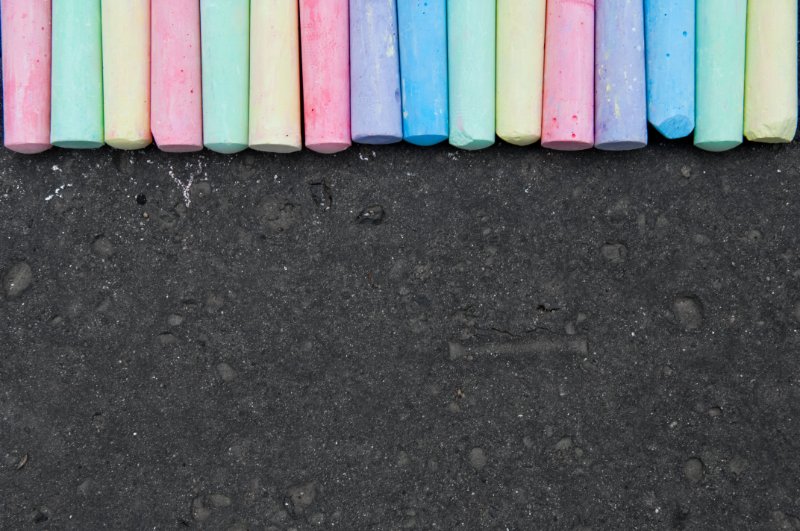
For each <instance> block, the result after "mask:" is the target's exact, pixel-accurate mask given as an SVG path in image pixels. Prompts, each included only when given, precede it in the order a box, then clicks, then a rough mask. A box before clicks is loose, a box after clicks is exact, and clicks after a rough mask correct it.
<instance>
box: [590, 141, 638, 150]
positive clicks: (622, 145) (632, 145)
mask: <svg viewBox="0 0 800 531" xmlns="http://www.w3.org/2000/svg"><path fill="white" fill-rule="evenodd" d="M646 146H647V142H646V141H645V142H642V141H638V140H612V141H608V142H598V143H596V144H595V145H594V147H595V148H597V149H599V150H602V151H631V150H633V149H641V148H643V147H646Z"/></svg>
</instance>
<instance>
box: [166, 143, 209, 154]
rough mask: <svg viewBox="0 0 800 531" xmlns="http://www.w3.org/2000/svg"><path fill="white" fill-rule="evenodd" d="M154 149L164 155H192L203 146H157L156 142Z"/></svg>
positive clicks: (168, 144)
mask: <svg viewBox="0 0 800 531" xmlns="http://www.w3.org/2000/svg"><path fill="white" fill-rule="evenodd" d="M156 147H158V149H159V150H161V151H163V152H165V153H194V152H195V151H202V150H203V144H172V143H164V144H159V143H158V142H156Z"/></svg>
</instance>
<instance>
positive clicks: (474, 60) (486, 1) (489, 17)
mask: <svg viewBox="0 0 800 531" xmlns="http://www.w3.org/2000/svg"><path fill="white" fill-rule="evenodd" d="M495 17H496V4H495V0H448V2H447V43H448V54H449V57H448V61H449V64H448V72H449V78H450V144H451V145H453V146H455V147H458V148H461V149H483V148H486V147H489V146H491V145H492V144H494V141H495V134H494V131H495V129H494V126H495V20H496V19H495ZM531 60H533V59H531Z"/></svg>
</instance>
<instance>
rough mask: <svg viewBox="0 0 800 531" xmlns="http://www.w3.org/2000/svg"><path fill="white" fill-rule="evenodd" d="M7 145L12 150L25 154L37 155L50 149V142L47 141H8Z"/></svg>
mask: <svg viewBox="0 0 800 531" xmlns="http://www.w3.org/2000/svg"><path fill="white" fill-rule="evenodd" d="M5 146H6V147H7V148H8V149H10V150H11V151H15V152H17V153H22V154H24V155H35V154H36V153H41V152H43V151H47V150H48V149H50V147H51V145H50V143H45V142H13V143H6V144H5Z"/></svg>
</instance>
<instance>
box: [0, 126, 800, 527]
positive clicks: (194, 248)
mask: <svg viewBox="0 0 800 531" xmlns="http://www.w3.org/2000/svg"><path fill="white" fill-rule="evenodd" d="M798 186H800V144H798V143H795V144H792V145H789V146H763V145H754V144H747V145H744V146H742V147H741V148H739V149H736V150H734V151H732V152H729V153H725V154H709V153H704V152H702V151H699V150H696V149H693V148H692V147H691V145H690V143H689V142H677V143H675V142H673V143H666V142H663V141H661V140H659V139H658V138H657V136H656V134H655V133H653V134H652V139H651V145H650V146H649V147H648V148H647V149H645V150H641V151H638V152H632V153H620V154H609V153H602V152H598V151H592V152H584V153H557V152H551V151H545V150H542V149H541V148H539V147H533V148H514V147H511V146H507V145H498V146H496V147H494V148H491V149H489V150H486V151H481V152H476V153H466V152H461V151H457V150H455V149H452V148H449V147H447V146H439V147H435V148H432V149H420V148H415V147H411V146H406V145H396V146H388V147H375V148H373V147H368V146H361V147H358V146H357V147H354V148H353V149H351V150H350V151H348V152H346V153H344V154H340V155H336V156H320V155H316V154H313V153H310V152H304V153H302V154H295V155H289V156H287V155H281V156H277V155H276V156H273V155H267V154H260V153H255V152H246V153H242V154H239V155H236V156H219V155H214V154H211V153H208V152H203V153H200V154H190V155H172V154H164V153H159V152H158V151H157V150H155V149H154V148H150V149H147V150H144V151H141V152H132V153H128V152H121V151H113V150H110V149H102V150H99V151H94V152H78V151H64V150H52V151H50V152H48V153H45V154H43V155H39V156H32V157H31V156H20V155H14V154H12V153H10V152H8V151H7V150H2V151H0V280H2V286H0V287H1V288H2V290H0V507H1V508H0V529H3V530H6V529H7V530H17V529H79V530H93V529H159V530H160V529H185V528H189V529H222V530H239V531H241V530H244V529H248V530H265V529H266V530H276V529H279V530H289V529H296V530H305V529H317V528H319V529H345V530H360V529H379V530H394V529H454V528H459V529H490V530H506V529H509V530H529V529H566V530H576V531H577V530H582V531H585V530H599V529H615V530H622V529H626V530H627V529H703V530H707V529H726V530H732V529H767V530H769V529H774V530H791V529H795V530H796V529H800V459H799V458H798V455H799V454H798V452H799V451H800V425H799V424H798V422H800V357H799V355H800V354H799V353H800V334H798V328H799V327H800V195H798Z"/></svg>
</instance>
